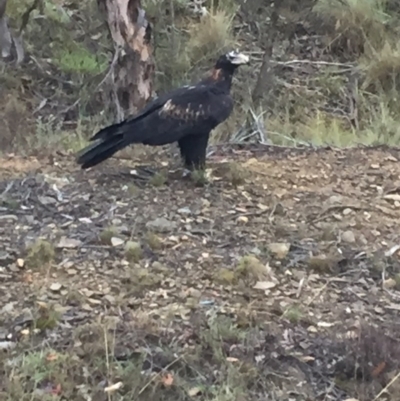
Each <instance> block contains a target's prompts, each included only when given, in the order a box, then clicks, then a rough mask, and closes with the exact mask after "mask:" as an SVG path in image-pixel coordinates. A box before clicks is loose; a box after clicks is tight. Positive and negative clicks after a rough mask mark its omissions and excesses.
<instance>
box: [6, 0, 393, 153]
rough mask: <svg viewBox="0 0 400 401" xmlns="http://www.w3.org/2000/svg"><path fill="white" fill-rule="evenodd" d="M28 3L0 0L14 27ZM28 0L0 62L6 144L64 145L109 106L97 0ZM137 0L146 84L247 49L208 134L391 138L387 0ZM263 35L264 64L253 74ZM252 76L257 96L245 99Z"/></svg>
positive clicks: (175, 79) (345, 141) (164, 82)
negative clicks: (149, 30)
mask: <svg viewBox="0 0 400 401" xmlns="http://www.w3.org/2000/svg"><path fill="white" fill-rule="evenodd" d="M32 3H33V2H32V0H21V1H18V2H9V4H8V8H7V14H8V16H9V18H10V24H11V27H12V28H13V30H14V31H17V30H18V29H19V27H20V26H21V23H22V18H23V16H24V14H25V13H26V10H27V9H28V8H29V7H30V6H31V5H32ZM38 4H39V6H38V7H37V8H36V9H34V10H33V11H32V12H31V14H30V18H29V22H28V24H27V25H26V28H25V30H24V36H23V41H24V47H25V49H26V52H27V55H26V59H25V61H24V62H23V63H22V64H21V65H19V66H18V67H15V65H14V63H13V61H9V62H3V63H2V64H0V68H1V71H0V85H1V87H2V88H3V89H2V97H1V99H0V102H1V104H0V110H1V111H0V113H1V116H0V117H1V118H0V120H1V127H0V128H1V132H2V135H1V138H0V141H1V149H2V150H3V151H6V152H10V151H13V152H15V151H17V150H18V151H24V152H26V151H27V150H28V149H29V151H32V150H37V149H41V150H42V151H45V150H46V149H47V150H48V149H54V147H55V146H56V147H60V148H62V149H63V150H64V151H69V150H72V151H74V150H76V149H77V148H79V147H81V146H82V144H83V142H84V140H85V137H86V136H87V135H88V134H91V133H92V132H93V131H94V130H95V129H96V128H98V126H99V125H100V124H104V123H106V122H107V121H111V120H112V119H113V118H114V111H113V108H112V104H111V102H110V101H109V98H110V96H109V88H108V87H107V85H108V84H107V80H104V78H105V77H106V75H107V72H108V69H109V65H110V61H111V59H112V57H113V47H112V43H111V41H110V37H109V34H108V30H107V27H106V25H105V23H104V21H103V18H102V15H101V14H100V13H99V11H98V9H97V3H96V2H95V1H94V0H85V1H77V0H69V1H67V0H66V1H61V0H43V1H41V2H38ZM143 6H144V7H145V9H146V11H147V14H148V18H149V20H150V21H151V22H152V23H153V26H154V51H155V58H156V67H157V72H156V85H155V87H156V92H157V93H158V94H159V93H162V92H164V91H167V90H169V89H171V88H172V87H175V86H177V85H180V84H183V83H186V82H188V81H192V80H196V79H198V78H199V77H200V76H201V75H202V74H204V73H205V71H206V70H207V69H208V68H210V66H211V64H212V63H213V61H214V59H215V58H216V57H217V55H218V54H220V53H221V52H223V51H225V50H226V49H229V48H233V47H239V48H241V49H242V50H244V51H247V52H249V53H250V55H251V56H252V64H251V65H250V66H249V67H248V68H243V69H242V71H240V73H239V74H238V76H237V79H236V80H235V85H234V92H235V99H236V108H235V114H234V115H233V116H232V118H230V119H229V121H227V122H226V123H225V124H224V125H223V126H221V127H220V129H218V130H217V133H216V135H215V136H214V141H221V140H222V141H228V140H231V141H242V140H248V141H249V140H250V141H256V140H257V141H259V140H262V141H272V142H274V143H279V144H285V145H297V144H301V143H312V144H314V145H320V144H334V145H337V146H348V145H352V144H355V143H363V144H376V143H387V144H391V145H395V144H397V143H398V141H399V139H400V133H399V128H398V127H399V124H398V122H399V110H400V108H399V104H398V103H399V100H398V89H399V73H400V48H399V44H398V43H399V41H398V34H399V26H400V24H399V20H400V17H399V9H398V6H397V3H396V2H395V1H389V0H304V1H296V0H282V1H280V2H279V3H276V4H275V3H274V2H273V1H271V0H264V1H255V0H253V1H245V2H244V1H240V0H219V1H217V0H214V1H213V0H208V1H194V0H171V1H169V2H164V4H163V6H162V7H160V6H159V2H158V1H157V0H146V1H144V2H143ZM271 47H272V55H271V57H270V58H267V64H268V66H269V70H270V71H268V69H264V73H263V74H262V76H261V77H260V76H259V74H260V68H261V64H262V60H263V54H264V52H265V51H266V50H267V49H268V48H271ZM265 71H266V72H265ZM260 79H261V81H260ZM260 82H261V83H262V85H261V88H262V95H263V96H262V98H261V100H260V99H259V93H258V97H257V101H255V93H254V89H255V88H256V87H258V88H259V87H260V85H259V83H260ZM27 133H29V135H27Z"/></svg>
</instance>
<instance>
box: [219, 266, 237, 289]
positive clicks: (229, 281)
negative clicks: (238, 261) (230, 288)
mask: <svg viewBox="0 0 400 401" xmlns="http://www.w3.org/2000/svg"><path fill="white" fill-rule="evenodd" d="M213 279H214V281H215V282H216V283H218V284H222V285H234V284H236V282H237V277H236V274H235V272H234V271H233V270H231V269H227V268H226V267H223V268H221V269H218V270H216V271H215V272H214V275H213Z"/></svg>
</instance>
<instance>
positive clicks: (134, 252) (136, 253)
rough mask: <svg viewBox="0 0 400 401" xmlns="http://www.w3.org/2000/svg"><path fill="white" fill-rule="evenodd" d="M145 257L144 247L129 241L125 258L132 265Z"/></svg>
mask: <svg viewBox="0 0 400 401" xmlns="http://www.w3.org/2000/svg"><path fill="white" fill-rule="evenodd" d="M142 257H143V250H142V247H141V246H140V244H139V243H138V242H135V241H128V242H127V243H126V245H125V258H126V259H127V260H128V261H129V262H132V263H137V262H139V260H140V259H142Z"/></svg>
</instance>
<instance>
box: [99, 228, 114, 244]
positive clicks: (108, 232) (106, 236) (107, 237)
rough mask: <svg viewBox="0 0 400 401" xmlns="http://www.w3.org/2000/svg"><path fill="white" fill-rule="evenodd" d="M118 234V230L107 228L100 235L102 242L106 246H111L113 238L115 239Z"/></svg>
mask: <svg viewBox="0 0 400 401" xmlns="http://www.w3.org/2000/svg"><path fill="white" fill-rule="evenodd" d="M117 233H118V230H117V229H116V228H115V227H114V226H110V227H107V228H105V229H104V230H103V231H102V232H101V233H100V234H99V238H100V242H101V243H102V244H104V245H111V238H112V237H115V235H116V234H117Z"/></svg>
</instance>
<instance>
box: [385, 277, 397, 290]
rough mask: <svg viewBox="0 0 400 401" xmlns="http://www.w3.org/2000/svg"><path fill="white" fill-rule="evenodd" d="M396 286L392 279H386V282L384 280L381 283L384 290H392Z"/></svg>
mask: <svg viewBox="0 0 400 401" xmlns="http://www.w3.org/2000/svg"><path fill="white" fill-rule="evenodd" d="M396 285H397V283H396V280H394V279H392V278H388V279H387V280H385V281H384V282H383V286H384V287H385V288H388V289H390V288H394V287H396Z"/></svg>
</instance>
